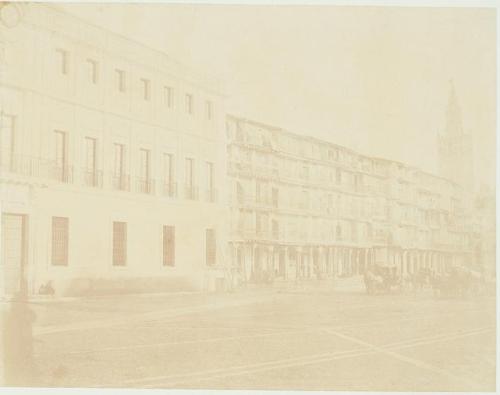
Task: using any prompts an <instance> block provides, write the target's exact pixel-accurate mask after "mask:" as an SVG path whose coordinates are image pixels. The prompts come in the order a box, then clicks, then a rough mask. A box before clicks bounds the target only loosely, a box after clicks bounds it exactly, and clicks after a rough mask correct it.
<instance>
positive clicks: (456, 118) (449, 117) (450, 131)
mask: <svg viewBox="0 0 500 395" xmlns="http://www.w3.org/2000/svg"><path fill="white" fill-rule="evenodd" d="M445 133H446V135H447V136H448V137H452V136H462V135H463V126H462V112H461V109H460V105H459V104H458V99H457V94H456V92H455V84H454V82H453V80H449V94H448V106H447V109H446V128H445Z"/></svg>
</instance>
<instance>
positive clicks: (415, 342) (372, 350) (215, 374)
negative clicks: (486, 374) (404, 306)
mask: <svg viewBox="0 0 500 395" xmlns="http://www.w3.org/2000/svg"><path fill="white" fill-rule="evenodd" d="M493 329H494V328H493V327H484V328H479V329H474V330H472V331H467V332H465V331H459V332H458V333H456V334H454V335H452V334H442V335H438V336H431V337H429V336H427V337H424V338H419V339H411V340H406V341H401V342H395V343H391V344H389V345H387V346H383V347H387V348H391V349H395V350H397V349H404V348H410V347H414V346H419V345H423V344H432V343H436V342H441V341H443V339H444V340H452V339H458V338H462V337H466V336H471V335H476V334H481V333H485V332H488V331H491V330H493ZM322 330H325V329H324V328H322ZM348 340H350V339H348ZM425 340H427V341H425ZM358 344H359V345H361V346H362V347H363V348H361V349H352V350H346V351H340V352H330V353H322V354H315V355H310V356H307V357H294V358H286V359H281V360H274V361H268V362H263V363H256V364H247V365H242V366H235V367H225V368H220V369H213V370H206V371H202V372H198V373H185V374H176V375H166V376H154V377H147V378H141V379H131V380H127V381H125V383H127V384H132V385H134V384H139V383H148V382H158V381H160V383H157V384H156V385H155V384H146V385H145V386H144V387H146V388H155V387H158V385H159V384H161V385H163V386H166V387H169V388H171V387H175V386H176V385H180V384H185V383H190V382H192V381H206V380H214V379H217V378H223V377H229V376H239V375H246V374H251V373H257V372H261V371H268V370H275V369H284V368H288V367H295V366H304V365H310V364H317V363H323V362H329V361H333V360H337V359H343V358H352V357H357V356H363V355H368V354H376V353H380V351H379V349H380V350H383V351H384V352H390V353H394V352H393V351H390V350H388V349H384V348H383V347H377V346H374V345H371V344H370V343H366V342H364V341H361V343H359V342H358ZM395 354H396V355H398V356H399V355H400V354H397V353H395ZM401 357H403V358H407V357H404V356H401ZM410 359H411V358H410ZM411 360H412V361H416V360H413V359H411ZM424 364H425V363H424ZM425 365H427V368H428V367H429V366H428V364H425ZM420 367H421V368H423V366H420ZM436 373H442V372H436ZM453 378H454V379H457V376H453ZM177 379H179V380H177ZM459 379H461V380H462V379H463V378H462V377H459ZM171 380H176V381H174V382H172V381H171ZM165 381H166V382H165ZM468 384H477V383H475V382H468Z"/></svg>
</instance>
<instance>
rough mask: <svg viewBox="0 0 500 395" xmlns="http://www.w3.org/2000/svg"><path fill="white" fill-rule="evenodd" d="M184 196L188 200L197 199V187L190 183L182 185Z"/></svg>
mask: <svg viewBox="0 0 500 395" xmlns="http://www.w3.org/2000/svg"><path fill="white" fill-rule="evenodd" d="M184 196H185V197H186V199H188V200H198V188H196V187H194V186H192V185H185V186H184Z"/></svg>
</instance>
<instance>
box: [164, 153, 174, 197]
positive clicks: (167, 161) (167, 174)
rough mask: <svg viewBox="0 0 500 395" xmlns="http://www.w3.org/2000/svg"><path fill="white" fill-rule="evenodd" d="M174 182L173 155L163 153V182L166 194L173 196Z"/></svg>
mask: <svg viewBox="0 0 500 395" xmlns="http://www.w3.org/2000/svg"><path fill="white" fill-rule="evenodd" d="M174 183H175V177H174V156H173V155H172V154H163V184H164V188H165V194H166V195H167V196H174V194H175V184H174Z"/></svg>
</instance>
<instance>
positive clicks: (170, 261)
mask: <svg viewBox="0 0 500 395" xmlns="http://www.w3.org/2000/svg"><path fill="white" fill-rule="evenodd" d="M163 266H175V227H174V226H166V225H165V226H163Z"/></svg>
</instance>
